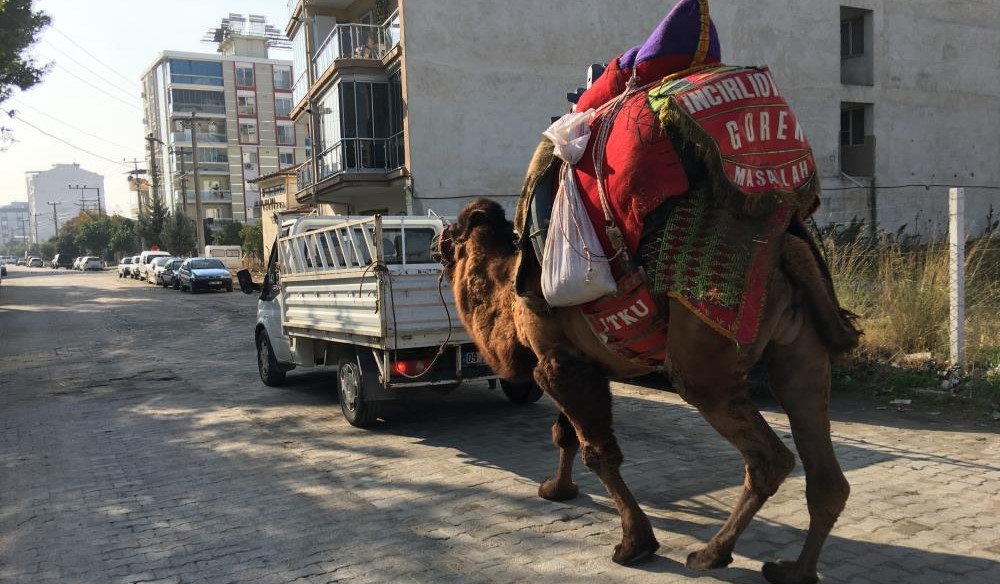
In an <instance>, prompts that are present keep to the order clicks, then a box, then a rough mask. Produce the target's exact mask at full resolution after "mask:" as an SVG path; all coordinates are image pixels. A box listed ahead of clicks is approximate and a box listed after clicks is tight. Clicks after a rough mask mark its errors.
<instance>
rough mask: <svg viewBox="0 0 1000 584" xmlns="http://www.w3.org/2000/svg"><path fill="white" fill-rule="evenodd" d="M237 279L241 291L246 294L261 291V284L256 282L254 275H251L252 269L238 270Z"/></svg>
mask: <svg viewBox="0 0 1000 584" xmlns="http://www.w3.org/2000/svg"><path fill="white" fill-rule="evenodd" d="M236 279H237V280H238V281H239V283H240V291H241V292H243V293H244V294H253V293H255V292H260V290H261V287H260V284H255V283H254V281H253V277H252V276H250V270H240V271H238V272H236Z"/></svg>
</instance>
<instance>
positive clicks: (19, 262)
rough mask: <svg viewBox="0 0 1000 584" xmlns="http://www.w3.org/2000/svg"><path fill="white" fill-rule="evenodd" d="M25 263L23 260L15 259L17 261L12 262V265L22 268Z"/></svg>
mask: <svg viewBox="0 0 1000 584" xmlns="http://www.w3.org/2000/svg"><path fill="white" fill-rule="evenodd" d="M25 263H26V262H25V260H24V258H17V260H16V261H15V262H14V265H15V266H23V265H24V264H25Z"/></svg>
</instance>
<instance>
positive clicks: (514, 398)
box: [500, 379, 542, 404]
mask: <svg viewBox="0 0 1000 584" xmlns="http://www.w3.org/2000/svg"><path fill="white" fill-rule="evenodd" d="M500 388H501V389H502V390H503V393H504V395H506V396H507V399H509V400H510V403H514V404H533V403H535V402H536V401H538V400H539V399H540V398H541V397H542V389H541V388H540V387H538V386H537V385H535V382H534V381H527V382H524V383H514V382H513V381H505V380H503V379H501V380H500Z"/></svg>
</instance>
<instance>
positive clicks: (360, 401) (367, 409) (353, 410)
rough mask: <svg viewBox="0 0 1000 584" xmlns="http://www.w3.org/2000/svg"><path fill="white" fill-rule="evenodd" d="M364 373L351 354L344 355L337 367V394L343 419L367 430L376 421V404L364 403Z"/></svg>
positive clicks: (377, 411)
mask: <svg viewBox="0 0 1000 584" xmlns="http://www.w3.org/2000/svg"><path fill="white" fill-rule="evenodd" d="M365 381H366V379H365V373H364V372H363V371H362V370H361V367H360V366H359V365H358V361H357V359H356V358H355V356H354V354H353V353H349V354H347V355H345V356H344V357H343V358H341V360H340V365H339V367H337V393H338V395H339V397H340V411H341V412H343V413H344V418H346V419H347V421H348V422H349V423H350V424H351V425H352V426H355V427H357V428H367V427H369V426H371V425H372V424H374V423H375V422H376V421H377V420H378V416H379V407H378V402H366V401H365V390H364V387H365Z"/></svg>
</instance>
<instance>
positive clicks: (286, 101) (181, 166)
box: [142, 14, 307, 227]
mask: <svg viewBox="0 0 1000 584" xmlns="http://www.w3.org/2000/svg"><path fill="white" fill-rule="evenodd" d="M206 41H209V42H212V43H216V44H217V45H218V51H219V53H220V54H202V53H187V52H177V51H164V52H162V53H161V54H160V55H159V56H158V57H157V59H156V61H154V62H153V64H152V65H151V66H150V67H149V69H147V70H146V72H145V73H144V75H143V77H142V87H143V94H142V96H143V111H144V124H145V131H146V135H147V138H146V141H147V146H148V150H147V163H148V164H149V171H150V174H151V180H150V182H151V184H152V188H154V189H155V190H156V192H158V193H159V194H160V196H161V197H163V200H164V202H165V204H166V205H167V206H168V207H177V206H180V205H183V206H184V208H185V212H186V213H188V214H189V215H190V216H192V217H194V216H195V207H196V204H195V201H196V190H197V191H199V193H197V194H200V197H201V201H202V207H203V215H204V218H205V219H206V223H207V224H209V226H210V227H211V226H212V225H213V224H216V225H218V224H219V223H222V222H226V221H240V222H245V221H248V220H254V219H257V218H259V216H257V215H255V213H256V212H257V211H258V210H259V205H258V202H259V191H258V190H257V188H256V187H255V186H254V185H253V183H251V182H250V181H251V180H252V179H255V178H257V177H258V176H260V175H264V174H270V173H273V172H275V171H277V170H279V169H281V168H288V167H292V166H295V165H296V164H298V163H300V162H302V160H304V159H305V147H306V144H307V132H306V131H305V126H303V125H301V124H299V125H296V123H295V122H294V121H293V120H292V119H291V117H290V116H289V114H290V112H291V109H292V81H293V78H294V77H293V68H292V63H291V62H290V61H285V60H277V59H271V58H269V57H268V53H269V49H271V48H273V47H275V46H278V47H281V46H282V45H287V40H286V39H284V37H283V36H282V35H281V33H280V32H279V31H276V30H275V29H273V27H271V26H269V25H267V24H266V23H264V21H263V18H262V17H257V16H254V15H250V16H249V17H243V16H241V15H236V14H231V15H230V17H229V18H227V19H224V20H223V22H222V25H221V26H220V27H218V28H216V29H213V30H211V31H209V35H208V37H207V38H206ZM193 116H194V118H195V119H194V120H193ZM192 124H196V125H197V131H196V132H195V135H194V136H193V137H192ZM195 142H197V157H196V158H197V161H198V168H197V174H198V177H197V180H196V179H195V169H194V164H193V161H194V160H195V159H196V158H195V155H194V154H193V150H194V146H195V144H194V143H195ZM150 196H152V195H150Z"/></svg>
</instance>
